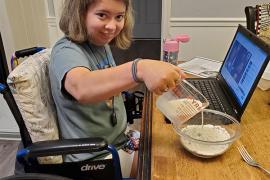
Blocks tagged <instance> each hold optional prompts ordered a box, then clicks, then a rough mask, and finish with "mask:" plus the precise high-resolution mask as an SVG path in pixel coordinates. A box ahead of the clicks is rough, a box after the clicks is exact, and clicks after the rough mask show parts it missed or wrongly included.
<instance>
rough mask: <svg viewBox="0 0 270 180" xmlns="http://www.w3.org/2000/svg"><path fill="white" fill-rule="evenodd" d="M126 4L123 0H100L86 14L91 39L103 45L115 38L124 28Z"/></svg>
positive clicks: (92, 41)
mask: <svg viewBox="0 0 270 180" xmlns="http://www.w3.org/2000/svg"><path fill="white" fill-rule="evenodd" d="M125 12H126V6H125V4H124V3H123V1H122V0H98V1H97V2H96V3H94V4H92V5H90V7H89V8H88V11H87V14H86V20H85V21H86V22H85V23H86V28H87V33H88V36H89V41H90V42H91V43H93V44H95V45H98V46H102V45H105V44H107V43H109V42H110V41H111V40H113V39H114V38H115V37H116V36H117V35H118V34H119V33H120V31H121V30H122V29H123V27H124V23H125Z"/></svg>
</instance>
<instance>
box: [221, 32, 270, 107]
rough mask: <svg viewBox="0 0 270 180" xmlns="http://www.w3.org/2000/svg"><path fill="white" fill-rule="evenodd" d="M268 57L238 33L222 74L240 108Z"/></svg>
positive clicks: (253, 43)
mask: <svg viewBox="0 0 270 180" xmlns="http://www.w3.org/2000/svg"><path fill="white" fill-rule="evenodd" d="M266 57H267V53H266V52H265V51H264V50H263V49H261V48H260V47H259V46H257V45H256V44H255V42H253V41H251V40H250V39H248V38H247V37H246V36H245V34H243V33H242V32H239V31H238V32H237V34H236V36H235V37H234V40H233V42H232V45H231V47H230V49H229V52H228V54H227V56H226V59H225V60H224V64H223V66H222V68H221V70H220V72H221V75H222V76H223V78H224V80H225V81H226V83H227V84H228V86H229V88H230V89H231V90H232V92H233V93H234V95H235V98H236V100H237V102H238V103H239V105H240V106H242V105H243V104H244V102H245V100H246V98H247V96H248V94H249V92H250V90H251V88H252V85H253V84H254V82H255V81H256V77H257V76H258V74H259V73H260V70H261V67H262V65H263V64H264V62H265V60H266Z"/></svg>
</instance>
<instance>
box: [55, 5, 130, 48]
mask: <svg viewBox="0 0 270 180" xmlns="http://www.w3.org/2000/svg"><path fill="white" fill-rule="evenodd" d="M97 1H98V0H65V2H64V7H63V11H62V14H61V18H60V22H59V26H60V29H61V30H62V31H63V33H64V34H65V35H66V36H67V37H68V38H69V39H71V40H72V41H74V42H77V43H82V42H85V41H87V40H88V34H87V29H86V26H85V17H86V13H87V10H88V8H89V6H91V5H92V4H93V3H95V2H97ZM122 1H123V2H124V3H125V5H126V14H125V24H124V27H123V29H122V30H121V32H120V33H119V34H118V35H117V36H116V37H115V38H114V39H113V40H112V41H111V42H110V44H111V45H114V46H116V47H118V48H121V49H127V48H128V47H129V46H130V44H131V38H132V29H133V25H134V20H133V9H132V4H131V0H122Z"/></svg>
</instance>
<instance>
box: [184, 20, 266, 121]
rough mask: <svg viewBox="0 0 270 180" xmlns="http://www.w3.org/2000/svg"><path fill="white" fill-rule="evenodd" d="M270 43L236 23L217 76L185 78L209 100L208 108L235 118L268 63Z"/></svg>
mask: <svg viewBox="0 0 270 180" xmlns="http://www.w3.org/2000/svg"><path fill="white" fill-rule="evenodd" d="M269 55H270V46H269V45H267V44H266V43H265V42H264V41H262V40H261V39H260V38H258V37H257V36H256V35H255V34H254V33H252V32H251V31H249V30H247V29H246V28H245V27H243V26H242V25H239V26H238V28H237V31H236V33H235V36H234V38H233V40H232V43H231V46H230V48H229V50H228V52H227V55H226V57H225V59H224V61H223V64H222V65H221V68H220V70H219V72H218V74H217V76H216V77H213V78H188V79H187V80H188V81H189V82H190V83H191V84H193V85H194V86H195V87H196V88H197V89H198V90H199V91H201V92H202V94H203V95H204V96H205V97H206V98H207V99H208V100H209V103H210V104H209V106H208V107H207V108H208V109H214V110H218V111H221V112H225V113H226V114H229V115H231V116H233V117H235V118H236V119H237V120H238V121H240V119H241V116H242V114H243V112H244V110H245V108H246V106H247V104H248V102H249V100H250V98H251V96H252V94H253V92H254V90H255V88H256V86H257V84H258V82H259V80H260V78H261V76H262V74H263V72H264V70H265V68H266V66H267V64H268V62H269V58H270V56H269Z"/></svg>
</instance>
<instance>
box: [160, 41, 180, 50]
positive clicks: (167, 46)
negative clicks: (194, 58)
mask: <svg viewBox="0 0 270 180" xmlns="http://www.w3.org/2000/svg"><path fill="white" fill-rule="evenodd" d="M163 50H164V51H167V52H176V51H178V50H179V43H178V42H177V41H174V40H165V42H164V43H163Z"/></svg>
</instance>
